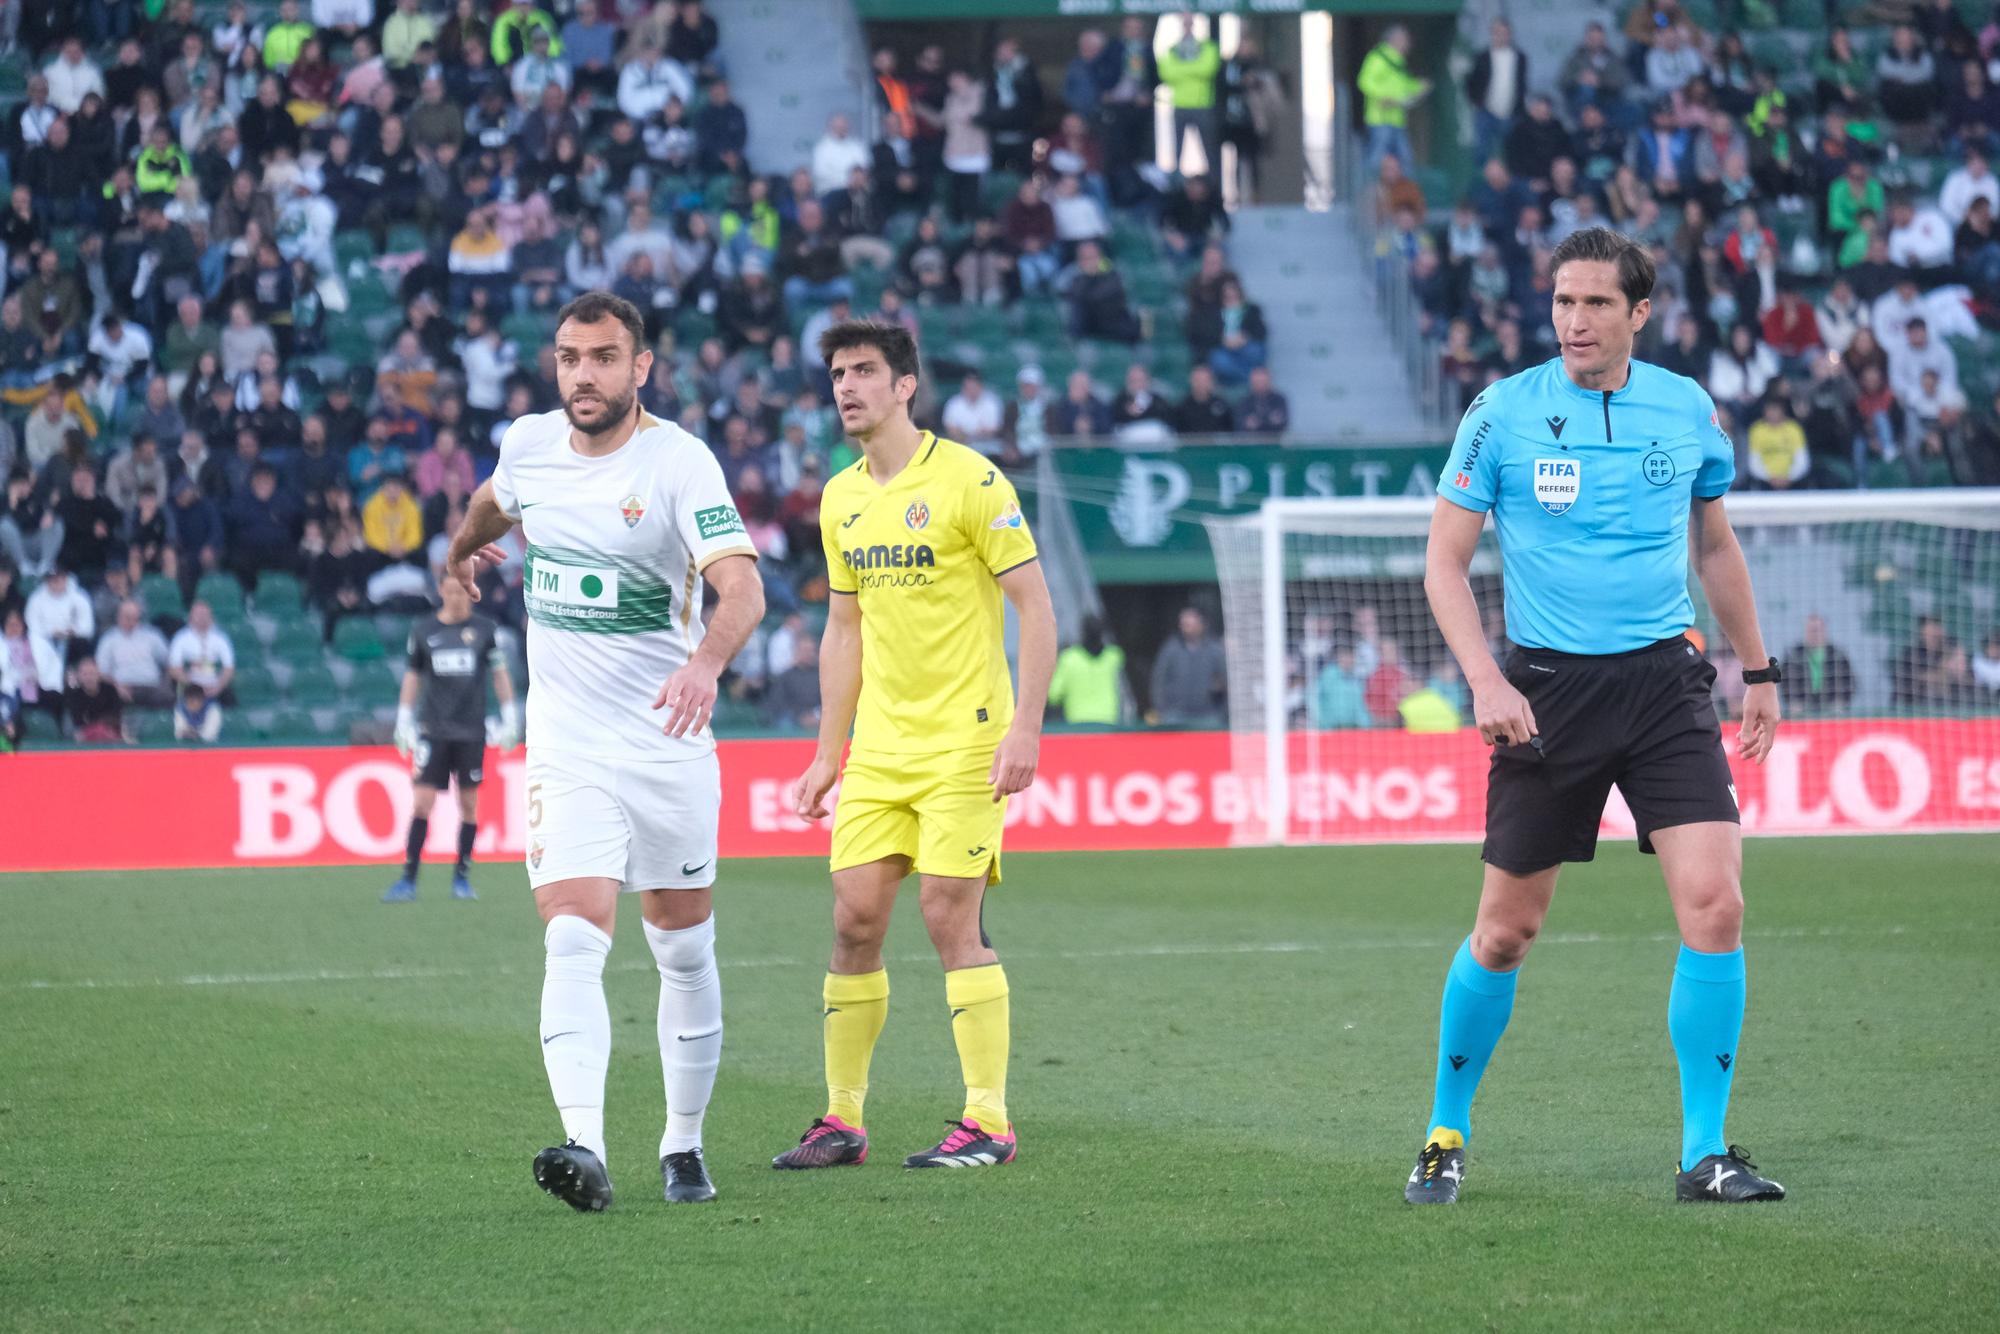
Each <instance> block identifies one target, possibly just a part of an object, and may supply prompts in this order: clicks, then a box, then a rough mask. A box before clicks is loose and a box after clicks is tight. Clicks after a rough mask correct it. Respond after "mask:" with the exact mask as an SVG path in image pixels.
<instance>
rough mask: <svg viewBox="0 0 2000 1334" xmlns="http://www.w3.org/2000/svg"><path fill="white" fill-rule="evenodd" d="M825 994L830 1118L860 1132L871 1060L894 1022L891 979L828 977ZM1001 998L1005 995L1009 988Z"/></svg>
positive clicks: (884, 974)
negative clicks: (886, 1023) (884, 1030)
mask: <svg viewBox="0 0 2000 1334" xmlns="http://www.w3.org/2000/svg"><path fill="white" fill-rule="evenodd" d="M821 994H822V995H824V996H825V997H826V1114H827V1115H828V1116H829V1117H836V1116H837V1117H839V1118H840V1119H841V1120H842V1121H845V1122H846V1123H847V1124H848V1125H850V1126H855V1127H859V1126H860V1125H861V1104H862V1103H863V1102H864V1101H866V1100H867V1097H868V1058H869V1057H870V1056H872V1055H874V1052H875V1039H876V1038H879V1037H881V1036H882V1023H883V1021H884V1020H886V1019H887V1018H888V1017H889V973H888V970H887V969H884V968H877V969H876V970H875V971H874V972H872V973H828V974H827V975H826V987H825V990H824V991H823V992H822V993H821ZM1001 995H1002V996H1005V995H1006V990H1005V988H1004V986H1003V988H1002V990H1001ZM1002 1023H1003V1024H1004V1023H1005V1020H1004V1019H1003V1020H1002ZM1003 1059H1004V1058H1003Z"/></svg>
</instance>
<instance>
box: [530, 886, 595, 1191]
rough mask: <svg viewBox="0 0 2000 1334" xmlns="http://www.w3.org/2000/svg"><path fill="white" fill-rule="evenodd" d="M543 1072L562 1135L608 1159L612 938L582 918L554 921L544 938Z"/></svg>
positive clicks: (564, 917)
mask: <svg viewBox="0 0 2000 1334" xmlns="http://www.w3.org/2000/svg"><path fill="white" fill-rule="evenodd" d="M542 944H543V946H544V947H545V948H546V949H547V951H548V955H547V958H546V961H545V963H544V965H543V974H542V1066H543V1068H544V1069H546V1070H547V1071H548V1073H549V1092H551V1093H553V1094H554V1095H555V1100H556V1110H557V1111H559V1112H561V1113H562V1123H563V1133H564V1134H565V1135H567V1136H568V1137H569V1138H571V1139H573V1140H575V1141H576V1142H577V1143H578V1144H579V1145H581V1146H582V1147H583V1148H586V1149H589V1150H590V1151H591V1152H592V1153H594V1154H596V1155H597V1158H598V1161H599V1162H603V1161H605V1158H604V1070H605V1067H606V1066H608V1065H609V1064H610V1063H611V1011H610V1010H609V1009H608V1008H607V1007H606V1005H605V1003H604V960H605V958H606V957H607V956H608V955H609V954H610V953H611V937H610V936H607V935H605V934H604V933H603V932H602V931H600V930H598V929H597V928H596V927H594V926H592V925H591V924H590V923H589V922H586V921H584V920H583V919H582V918H581V917H571V916H568V915H564V916H561V917H557V918H555V919H553V920H552V921H550V923H549V929H548V931H547V932H546V933H545V934H544V935H543V937H542Z"/></svg>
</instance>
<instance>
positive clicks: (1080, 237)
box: [1049, 175, 1111, 246]
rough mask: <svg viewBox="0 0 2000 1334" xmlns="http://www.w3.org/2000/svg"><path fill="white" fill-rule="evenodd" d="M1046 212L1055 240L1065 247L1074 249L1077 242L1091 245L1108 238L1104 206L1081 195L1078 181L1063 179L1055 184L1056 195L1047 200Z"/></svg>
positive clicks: (1109, 228)
mask: <svg viewBox="0 0 2000 1334" xmlns="http://www.w3.org/2000/svg"><path fill="white" fill-rule="evenodd" d="M1049 210H1050V212H1052V213H1054V214H1055V217H1056V239H1057V240H1059V241H1061V242H1062V243H1063V244H1064V245H1066V246H1074V245H1075V244H1076V243H1077V242H1079V241H1095V240H1097V239H1099V238H1100V237H1104V236H1109V235H1110V234H1111V224H1110V222H1109V221H1107V220H1106V219H1105V216H1104V206H1103V205H1102V204H1099V203H1098V202H1097V200H1096V199H1095V198H1093V197H1092V196H1091V195H1089V194H1088V193H1086V192H1085V190H1084V188H1083V180H1082V178H1081V177H1078V176H1075V175H1070V176H1065V177H1063V178H1062V180H1061V181H1059V182H1057V184H1056V192H1055V194H1054V196H1053V197H1051V198H1050V200H1049Z"/></svg>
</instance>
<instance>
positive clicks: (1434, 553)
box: [1424, 496, 1755, 746]
mask: <svg viewBox="0 0 2000 1334" xmlns="http://www.w3.org/2000/svg"><path fill="white" fill-rule="evenodd" d="M1485 526H1486V514H1485V511H1483V510H1469V509H1466V508H1465V507H1464V506H1462V505H1454V504H1452V503H1451V502H1450V501H1449V500H1446V499H1444V497H1442V496H1440V497H1438V502H1437V508H1436V509H1434V510H1433V511H1431V537H1430V542H1429V544H1428V545H1427V546H1426V547H1425V549H1424V596H1425V597H1427V598H1429V599H1430V604H1431V615H1433V616H1435V617H1436V618H1437V623H1438V629H1439V630H1441V631H1443V632H1444V642H1445V643H1446V644H1447V645H1449V646H1450V648H1451V653H1452V656H1453V657H1455V658H1457V659H1458V669H1459V671H1461V672H1463V673H1464V674H1465V683H1466V685H1468V686H1470V687H1471V688H1472V717H1473V721H1474V722H1475V723H1477V724H1478V726H1479V736H1480V739H1481V740H1483V741H1485V742H1486V743H1487V744H1489V745H1491V744H1493V743H1495V742H1497V743H1499V744H1500V745H1503V746H1520V745H1526V744H1527V743H1528V742H1529V741H1530V740H1532V739H1533V738H1534V737H1535V735H1536V731H1535V711H1534V710H1533V709H1531V708H1529V707H1528V701H1527V699H1526V697H1525V696H1523V695H1522V694H1521V692H1520V691H1518V690H1516V689H1514V687H1513V686H1512V685H1510V684H1508V682H1507V678H1506V676H1505V675H1503V674H1502V673H1501V671H1500V664H1499V663H1497V662H1495V661H1494V660H1493V653H1492V650H1490V649H1488V648H1487V647H1486V634H1485V631H1484V630H1483V629H1482V628H1481V626H1480V623H1479V602H1478V600H1477V599H1475V598H1474V597H1473V596H1472V583H1471V581H1470V580H1469V579H1467V578H1466V572H1467V571H1468V570H1470V569H1471V568H1472V553H1473V551H1474V549H1475V548H1477V547H1478V546H1479V531H1480V529H1482V528H1484V527H1485ZM1732 545H1733V543H1732ZM1736 560H1737V564H1738V565H1739V566H1740V565H1741V564H1742V561H1743V553H1742V552H1740V551H1739V552H1737V553H1736ZM1749 588H1750V578H1749V575H1748V574H1747V573H1746V574H1745V575H1744V576H1743V589H1744V592H1745V594H1746V595H1747V594H1748V592H1749ZM1752 623H1753V625H1754V623H1755V618H1754V616H1753V617H1752Z"/></svg>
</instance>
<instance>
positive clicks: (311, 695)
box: [285, 661, 340, 708]
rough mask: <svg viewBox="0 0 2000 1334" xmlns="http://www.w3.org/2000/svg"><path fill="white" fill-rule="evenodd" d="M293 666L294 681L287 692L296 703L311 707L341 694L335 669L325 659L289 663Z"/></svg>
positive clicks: (303, 706)
mask: <svg viewBox="0 0 2000 1334" xmlns="http://www.w3.org/2000/svg"><path fill="white" fill-rule="evenodd" d="M287 665H288V666H289V667H290V668H291V673H292V681H291V685H290V686H289V687H288V688H287V689H286V691H285V693H286V694H287V695H288V696H289V697H290V698H291V700H292V702H293V703H294V704H297V705H299V706H300V707H302V708H311V707H313V706H315V705H320V704H325V703H326V702H327V701H329V700H332V699H334V698H336V697H338V695H339V694H340V687H339V685H338V684H337V683H336V682H335V681H334V679H333V671H332V669H331V668H329V667H328V666H327V665H326V663H325V662H324V661H313V662H306V663H295V664H287Z"/></svg>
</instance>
